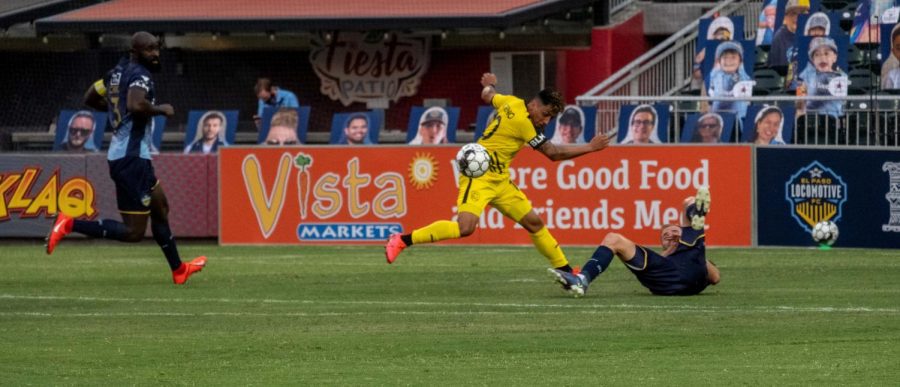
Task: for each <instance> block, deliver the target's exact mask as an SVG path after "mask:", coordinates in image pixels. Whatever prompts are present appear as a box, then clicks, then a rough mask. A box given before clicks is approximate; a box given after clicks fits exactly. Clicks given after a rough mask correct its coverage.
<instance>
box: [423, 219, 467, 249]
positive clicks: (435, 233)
mask: <svg viewBox="0 0 900 387" xmlns="http://www.w3.org/2000/svg"><path fill="white" fill-rule="evenodd" d="M456 238H459V223H456V222H451V221H449V220H439V221H437V222H434V223H432V224H429V225H427V226H425V227H422V228H419V229H416V230H414V231H413V232H412V242H413V244H414V245H417V244H419V243H434V242H437V241H442V240H445V239H456Z"/></svg>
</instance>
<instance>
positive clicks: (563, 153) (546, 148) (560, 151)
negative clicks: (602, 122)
mask: <svg viewBox="0 0 900 387" xmlns="http://www.w3.org/2000/svg"><path fill="white" fill-rule="evenodd" d="M607 146H609V137H606V135H605V134H598V135H596V136H594V138H592V139H591V141H590V142H589V143H587V144H577V145H556V144H554V143H552V142H550V141H544V143H543V144H541V145H540V146H538V147H537V148H535V149H537V150H538V151H539V152H541V153H543V154H544V156H547V158H548V159H550V160H553V161H559V160H568V159H573V158H576V157H578V156H581V155H584V154H587V153H591V152H598V151H601V150H603V149H606V147H607Z"/></svg>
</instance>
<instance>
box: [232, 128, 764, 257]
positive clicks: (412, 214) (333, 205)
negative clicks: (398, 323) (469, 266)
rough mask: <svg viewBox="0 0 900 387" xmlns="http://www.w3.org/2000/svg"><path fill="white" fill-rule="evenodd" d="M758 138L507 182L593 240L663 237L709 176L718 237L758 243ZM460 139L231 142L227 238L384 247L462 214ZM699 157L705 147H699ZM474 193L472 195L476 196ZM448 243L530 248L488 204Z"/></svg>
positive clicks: (650, 151) (530, 167) (520, 169)
mask: <svg viewBox="0 0 900 387" xmlns="http://www.w3.org/2000/svg"><path fill="white" fill-rule="evenodd" d="M751 150H752V148H751V147H748V146H740V145H734V146H718V147H692V146H649V147H631V146H622V147H614V148H609V149H607V150H605V151H603V152H601V153H594V154H591V155H587V156H585V157H581V158H578V159H575V160H570V161H563V162H559V163H550V162H548V161H547V160H546V158H545V157H544V156H543V155H541V154H540V153H538V152H532V151H523V152H521V154H520V155H519V156H518V157H517V158H516V161H515V164H514V165H513V166H512V168H513V172H514V173H513V176H512V180H513V182H514V183H515V184H516V186H517V187H518V188H519V189H521V190H522V191H523V192H525V193H526V194H527V195H528V197H529V199H530V200H531V202H532V204H533V205H534V208H535V210H536V211H537V212H538V213H539V214H541V215H542V216H543V217H544V219H545V221H546V224H547V226H548V227H549V228H550V229H551V230H553V231H554V236H555V237H556V239H557V240H558V241H559V242H560V243H563V244H566V245H596V244H598V243H599V242H600V240H601V239H602V237H603V235H605V233H606V232H609V231H615V232H620V233H623V234H625V235H628V236H629V237H630V238H633V239H634V240H636V241H638V242H639V243H643V244H649V245H657V244H659V231H658V230H659V229H660V227H661V226H662V225H664V224H667V223H672V222H677V221H678V216H679V212H680V210H681V206H682V199H684V198H685V197H686V196H690V195H693V194H694V192H695V191H696V189H697V188H699V187H701V186H706V185H711V186H712V187H714V188H713V190H714V191H713V192H714V195H716V196H717V197H720V198H721V199H720V202H721V203H722V204H721V205H718V206H717V207H716V211H715V212H713V213H712V214H711V215H710V217H709V223H710V224H711V225H712V226H713V227H714V229H715V232H714V233H711V234H710V235H709V237H708V241H709V243H710V244H712V245H719V246H748V245H750V244H751V233H750V231H749V230H751V229H752V227H751V216H750V214H751V209H752V206H751V193H752V191H751V190H750V189H749V187H751V174H750V166H751V161H750V160H751ZM456 151H457V147H456V146H443V147H410V146H390V147H388V146H382V147H367V148H354V150H353V153H352V155H349V156H348V155H347V149H346V148H336V147H324V146H323V147H303V148H259V147H229V148H226V149H224V150H222V151H220V155H219V161H220V164H219V168H220V170H219V175H220V177H221V185H220V195H221V198H220V203H221V204H222V207H221V208H220V214H221V223H220V229H219V230H220V234H219V241H220V242H221V243H223V244H298V243H301V244H346V243H370V244H380V243H383V242H384V240H385V239H386V238H387V237H388V235H390V234H391V233H393V232H409V231H411V230H413V229H414V228H416V227H422V226H424V225H427V224H429V223H431V222H433V221H435V220H439V219H450V218H453V217H454V216H455V214H456V200H457V194H458V192H459V190H458V187H459V185H458V184H460V182H461V183H462V184H465V183H466V181H468V179H466V178H463V179H462V180H459V179H458V172H457V171H456V167H455V162H454V158H455V155H456ZM698 155H702V156H698ZM474 195H477V193H473V198H475V196H474ZM447 243H457V244H473V243H491V244H514V245H530V244H531V240H530V238H529V237H528V233H527V232H525V231H524V230H522V229H521V227H520V226H518V225H517V224H515V223H514V222H512V221H510V220H508V219H506V218H504V217H503V216H502V215H501V214H500V212H499V211H497V210H494V209H488V210H487V211H486V212H485V213H484V214H483V216H482V219H481V225H480V229H479V230H478V232H476V233H475V234H473V235H472V236H470V237H468V238H463V239H459V240H455V241H447Z"/></svg>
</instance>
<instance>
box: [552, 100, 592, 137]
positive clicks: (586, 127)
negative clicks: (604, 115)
mask: <svg viewBox="0 0 900 387" xmlns="http://www.w3.org/2000/svg"><path fill="white" fill-rule="evenodd" d="M570 108H572V106H566V108H565V109H563V112H564V111H566V110H568V109H570ZM577 108H578V109H580V110H581V112H582V113H583V117H584V122H582V123H581V124H582V132H581V139H582V140H583V141H582V142H583V143H587V142H590V141H591V139H592V138H594V136H595V133H597V123H596V122H597V107H596V106H578V107H577ZM561 115H562V113H560V114H557V115H556V117H553V119H551V120H550V123H548V124H547V126H546V127H545V128H544V135H545V136H547V138H549V139H551V141H552V140H553V136H554V135H555V134H556V125H557V123H558V122H559V117H560V116H561Z"/></svg>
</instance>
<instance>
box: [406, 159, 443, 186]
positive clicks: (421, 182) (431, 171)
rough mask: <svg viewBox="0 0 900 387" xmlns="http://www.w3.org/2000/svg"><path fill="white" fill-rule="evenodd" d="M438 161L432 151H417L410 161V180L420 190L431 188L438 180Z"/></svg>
mask: <svg viewBox="0 0 900 387" xmlns="http://www.w3.org/2000/svg"><path fill="white" fill-rule="evenodd" d="M437 171H438V166H437V161H436V160H435V159H434V157H433V156H431V154H430V153H416V157H413V159H412V162H410V163H409V182H410V183H412V185H413V186H414V187H416V189H418V190H423V189H426V188H431V186H432V185H434V182H435V181H437Z"/></svg>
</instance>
